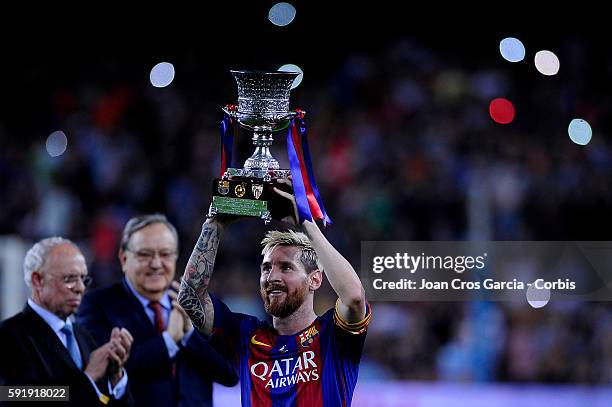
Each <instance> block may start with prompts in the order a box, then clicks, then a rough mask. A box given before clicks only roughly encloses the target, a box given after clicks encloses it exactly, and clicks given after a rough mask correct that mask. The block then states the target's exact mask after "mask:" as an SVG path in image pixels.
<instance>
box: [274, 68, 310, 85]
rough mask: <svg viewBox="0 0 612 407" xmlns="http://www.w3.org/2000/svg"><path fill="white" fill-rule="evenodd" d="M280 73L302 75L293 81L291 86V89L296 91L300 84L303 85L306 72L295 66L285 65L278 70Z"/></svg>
mask: <svg viewBox="0 0 612 407" xmlns="http://www.w3.org/2000/svg"><path fill="white" fill-rule="evenodd" d="M278 70H279V71H281V72H299V73H300V74H299V75H298V76H297V77H296V78H295V79H294V80H293V84H292V85H291V89H295V88H297V87H298V86H299V85H300V83H302V78H303V77H304V71H302V69H301V68H300V67H299V66H297V65H294V64H285V65H283V66H281V67H280V68H278Z"/></svg>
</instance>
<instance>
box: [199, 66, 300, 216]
mask: <svg viewBox="0 0 612 407" xmlns="http://www.w3.org/2000/svg"><path fill="white" fill-rule="evenodd" d="M230 72H231V73H232V75H233V76H234V79H235V80H236V84H237V85H238V106H237V108H236V107H234V108H230V107H229V106H226V107H225V108H223V111H224V112H225V113H226V114H227V115H228V116H229V117H230V118H231V119H232V120H234V121H235V122H237V123H238V124H239V125H240V126H241V127H242V128H244V129H246V130H248V131H252V132H253V138H252V141H253V145H254V146H255V151H254V152H253V154H252V155H251V157H249V158H248V159H247V160H246V162H245V163H244V167H243V168H227V170H226V171H225V173H224V174H223V175H222V177H221V178H220V179H215V181H214V182H213V203H212V205H211V209H210V212H211V213H210V215H211V216H214V215H215V214H217V213H224V214H230V215H241V216H257V217H260V218H262V219H263V220H264V221H265V223H266V224H267V223H269V222H270V220H271V219H272V217H271V214H270V213H271V211H273V212H275V213H276V212H279V211H280V212H282V213H285V212H287V209H288V208H287V205H286V203H284V202H280V201H279V197H278V195H277V194H275V193H274V192H273V191H272V187H273V186H275V185H276V186H278V185H277V184H276V180H278V179H279V178H288V177H289V176H290V175H291V172H290V170H286V169H280V166H279V164H278V161H277V160H276V159H275V158H274V157H272V154H271V153H270V146H271V145H272V143H273V141H274V139H273V132H275V131H280V130H284V129H286V128H287V127H288V126H289V124H290V123H291V120H292V119H293V118H294V117H295V116H296V115H297V112H294V111H290V110H289V93H290V91H291V85H292V84H293V81H294V79H295V78H296V77H297V76H298V75H299V73H297V72H280V71H276V72H264V71H230ZM289 210H292V209H291V208H289Z"/></svg>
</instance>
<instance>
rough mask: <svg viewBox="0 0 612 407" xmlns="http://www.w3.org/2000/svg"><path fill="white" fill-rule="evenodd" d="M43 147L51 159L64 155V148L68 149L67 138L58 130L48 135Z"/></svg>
mask: <svg viewBox="0 0 612 407" xmlns="http://www.w3.org/2000/svg"><path fill="white" fill-rule="evenodd" d="M45 147H46V148H47V153H49V155H50V156H51V157H59V156H60V155H62V154H64V152H65V151H66V147H68V138H67V137H66V133H64V132H63V131H61V130H58V131H54V132H53V133H51V134H49V137H47V143H46V145H45Z"/></svg>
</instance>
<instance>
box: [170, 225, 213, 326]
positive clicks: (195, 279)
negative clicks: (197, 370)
mask: <svg viewBox="0 0 612 407" xmlns="http://www.w3.org/2000/svg"><path fill="white" fill-rule="evenodd" d="M222 229H223V226H222V224H221V223H220V222H219V221H218V220H216V219H207V220H206V222H204V225H202V233H201V234H200V237H199V239H198V242H197V243H196V245H195V247H194V248H193V252H192V253H191V257H190V258H189V261H188V262H187V267H186V268H185V274H183V278H182V280H181V289H180V290H179V294H178V302H179V304H181V307H183V309H184V310H185V312H187V315H189V318H191V322H192V323H193V326H194V327H195V328H196V329H198V330H199V331H200V332H202V333H203V334H204V335H210V334H211V333H212V328H213V320H214V315H215V314H214V309H213V304H212V301H211V299H210V295H209V294H208V285H209V283H210V277H211V276H212V273H213V269H214V265H215V257H216V256H217V249H218V248H219V239H220V237H221V231H222Z"/></svg>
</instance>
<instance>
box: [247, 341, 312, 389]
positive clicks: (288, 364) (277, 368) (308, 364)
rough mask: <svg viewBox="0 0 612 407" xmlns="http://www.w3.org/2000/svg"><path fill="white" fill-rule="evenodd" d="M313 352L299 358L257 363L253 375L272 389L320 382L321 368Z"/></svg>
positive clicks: (307, 352) (305, 353)
mask: <svg viewBox="0 0 612 407" xmlns="http://www.w3.org/2000/svg"><path fill="white" fill-rule="evenodd" d="M314 358H315V353H314V352H313V351H311V350H309V351H306V352H303V353H302V354H300V355H299V356H298V357H296V358H295V357H293V358H286V359H277V360H274V361H268V362H257V363H255V364H253V365H251V374H252V375H253V376H254V377H256V378H257V379H259V380H260V381H261V382H265V383H266V385H265V387H266V388H267V387H270V388H272V389H275V388H279V387H286V386H291V385H294V384H296V383H305V382H310V381H313V380H319V368H318V366H317V364H316V363H315V362H314Z"/></svg>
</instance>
